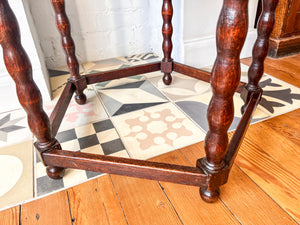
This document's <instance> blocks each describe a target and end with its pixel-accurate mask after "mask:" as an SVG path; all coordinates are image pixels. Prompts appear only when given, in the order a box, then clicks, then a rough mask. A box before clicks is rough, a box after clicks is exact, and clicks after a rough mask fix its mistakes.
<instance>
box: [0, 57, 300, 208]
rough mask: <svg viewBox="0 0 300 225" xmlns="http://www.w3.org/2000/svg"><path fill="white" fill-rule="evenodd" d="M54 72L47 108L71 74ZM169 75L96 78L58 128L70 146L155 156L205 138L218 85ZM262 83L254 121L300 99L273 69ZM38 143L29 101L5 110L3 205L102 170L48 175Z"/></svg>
mask: <svg viewBox="0 0 300 225" xmlns="http://www.w3.org/2000/svg"><path fill="white" fill-rule="evenodd" d="M158 60H159V58H158V57H157V56H156V55H154V54H152V53H147V54H140V55H133V56H127V57H119V58H114V59H107V60H103V61H98V62H90V63H85V64H83V65H81V67H80V68H81V69H80V72H81V73H82V74H89V73H93V72H99V71H105V70H111V69H118V68H125V67H130V66H133V65H140V64H143V63H149V62H155V61H158ZM241 68H242V77H241V80H243V81H246V77H247V69H248V67H247V66H245V65H241ZM205 69H207V70H211V68H209V67H208V68H205ZM49 72H50V80H51V84H52V90H53V96H54V100H53V101H51V102H46V103H45V104H44V108H45V110H46V112H47V113H50V112H51V111H52V110H53V108H54V106H55V103H56V102H57V97H58V96H59V94H60V92H61V91H62V89H63V87H64V85H65V82H66V78H68V76H69V73H68V72H67V70H66V69H65V68H58V69H53V70H50V71H49ZM161 78H162V74H161V73H160V72H153V73H148V74H143V75H138V76H132V77H127V78H122V79H116V80H113V81H107V82H102V83H98V84H94V85H90V86H89V87H88V89H87V90H85V93H86V95H87V97H88V102H87V104H85V105H82V106H79V105H77V104H76V103H75V101H74V100H72V101H71V103H70V106H69V108H68V110H67V112H66V115H65V118H64V120H63V123H62V125H61V127H60V129H59V133H58V135H57V139H58V140H59V141H60V142H61V145H62V148H63V149H65V150H70V151H81V152H88V153H94V154H104V155H112V156H119V157H132V158H137V159H148V158H151V157H154V156H157V155H159V154H163V153H166V152H169V151H172V150H175V149H178V148H181V147H184V146H188V145H191V144H193V143H196V142H199V141H202V140H203V139H204V137H205V133H206V132H207V130H208V126H207V122H206V110H207V107H208V104H209V101H210V98H211V88H210V85H209V84H208V83H205V82H202V81H199V80H196V79H193V78H190V77H187V76H185V75H182V74H179V73H173V83H172V85H171V86H165V85H164V84H163V82H162V81H161ZM260 85H261V86H262V87H263V88H264V95H263V98H262V101H261V103H260V105H259V106H258V108H257V110H256V112H255V115H254V118H253V120H252V122H258V121H261V120H265V119H268V118H271V117H273V116H276V115H279V114H283V113H286V112H288V111H291V110H294V109H296V108H299V107H300V89H299V88H296V87H293V86H291V85H289V84H287V83H285V82H282V81H280V80H278V79H275V78H273V77H272V76H269V75H267V74H265V75H264V76H263V78H262V81H261V83H260ZM234 102H235V117H234V121H233V124H232V126H231V127H230V130H234V129H235V128H236V126H237V124H238V122H239V120H240V118H241V113H240V107H241V105H242V104H243V102H242V101H241V99H240V97H239V96H238V94H236V95H235V96H234ZM32 143H33V136H32V134H31V133H30V131H29V129H28V126H27V119H26V114H25V112H24V111H23V110H22V109H19V110H14V111H11V112H6V113H2V114H0V167H3V168H4V169H2V170H0V171H9V173H5V174H4V173H0V179H1V183H0V210H1V209H3V208H7V207H9V206H12V205H14V204H17V203H21V202H24V201H29V200H31V199H33V198H35V197H40V196H43V195H46V194H49V193H53V192H55V191H58V190H61V189H62V188H67V187H70V186H74V185H76V184H79V183H81V182H84V181H86V180H87V179H91V178H94V177H97V176H100V175H101V174H99V173H95V172H89V171H82V170H74V169H67V170H66V175H65V176H64V178H63V179H62V180H52V179H50V178H48V177H47V176H46V173H45V167H44V165H43V163H42V162H41V161H40V160H39V158H38V157H37V156H36V154H35V153H34V151H35V150H34V149H33V146H32ZM8 168H11V169H8Z"/></svg>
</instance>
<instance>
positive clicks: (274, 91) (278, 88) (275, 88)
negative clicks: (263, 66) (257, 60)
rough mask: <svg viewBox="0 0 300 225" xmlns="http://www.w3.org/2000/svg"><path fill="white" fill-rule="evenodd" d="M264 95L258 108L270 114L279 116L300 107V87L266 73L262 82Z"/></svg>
mask: <svg viewBox="0 0 300 225" xmlns="http://www.w3.org/2000/svg"><path fill="white" fill-rule="evenodd" d="M260 86H261V87H262V88H263V90H264V92H263V96H262V99H261V102H260V104H259V106H258V108H259V109H260V110H262V111H264V112H265V113H267V114H269V115H270V116H272V117H273V116H277V115H280V114H283V113H287V112H289V111H292V110H295V109H297V108H299V107H300V89H299V88H297V87H294V86H292V85H290V84H288V83H286V82H283V81H281V80H278V79H276V78H274V77H271V76H268V75H266V76H265V77H264V78H263V79H262V81H261V82H260Z"/></svg>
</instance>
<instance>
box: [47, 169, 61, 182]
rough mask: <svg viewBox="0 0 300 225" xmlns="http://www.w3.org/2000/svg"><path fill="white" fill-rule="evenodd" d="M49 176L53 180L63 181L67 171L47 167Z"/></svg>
mask: <svg viewBox="0 0 300 225" xmlns="http://www.w3.org/2000/svg"><path fill="white" fill-rule="evenodd" d="M46 171H47V175H48V176H49V177H50V178H52V179H56V180H57V179H61V178H63V176H64V174H65V169H64V168H61V167H52V166H47V169H46Z"/></svg>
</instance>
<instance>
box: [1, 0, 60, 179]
mask: <svg viewBox="0 0 300 225" xmlns="http://www.w3.org/2000/svg"><path fill="white" fill-rule="evenodd" d="M0 44H1V46H2V48H3V56H4V62H5V65H6V68H7V71H8V72H9V74H10V75H11V77H12V78H13V80H14V81H15V83H16V88H17V95H18V98H19V101H20V103H21V105H22V107H23V108H24V110H25V111H26V113H27V116H28V124H29V127H30V129H31V131H32V133H33V134H34V136H35V137H36V138H37V142H36V143H35V146H36V148H37V149H38V151H39V152H40V153H43V152H45V151H50V150H52V149H59V148H60V145H59V143H58V142H57V140H56V139H54V138H53V137H52V136H51V129H50V123H49V118H48V116H47V115H46V113H45V112H44V110H43V108H42V98H41V93H40V91H39V89H38V87H37V86H36V84H35V83H34V81H33V79H32V68H31V64H30V61H29V59H28V56H27V54H26V52H25V51H24V49H23V47H22V45H21V41H20V32H19V26H18V23H17V20H16V17H15V15H14V14H13V12H12V10H11V8H10V7H9V5H8V2H7V0H0ZM47 172H48V175H49V176H50V177H51V178H54V179H57V178H61V177H62V176H63V172H64V169H63V168H58V167H50V166H48V167H47Z"/></svg>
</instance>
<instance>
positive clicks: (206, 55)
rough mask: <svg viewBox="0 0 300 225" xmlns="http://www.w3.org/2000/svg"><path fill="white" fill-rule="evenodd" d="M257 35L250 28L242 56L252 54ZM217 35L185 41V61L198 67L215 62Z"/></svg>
mask: <svg viewBox="0 0 300 225" xmlns="http://www.w3.org/2000/svg"><path fill="white" fill-rule="evenodd" d="M256 37H257V31H256V30H255V29H252V30H249V31H248V35H247V38H246V41H245V45H244V48H243V50H242V52H241V58H245V57H250V56H251V55H252V47H253V44H254V42H255V40H256ZM216 52H217V50H216V37H215V36H208V37H204V38H198V39H193V40H188V41H185V42H184V63H185V64H187V65H190V66H194V67H197V68H200V67H205V66H210V65H213V64H214V61H215V58H216V55H217V53H216Z"/></svg>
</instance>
